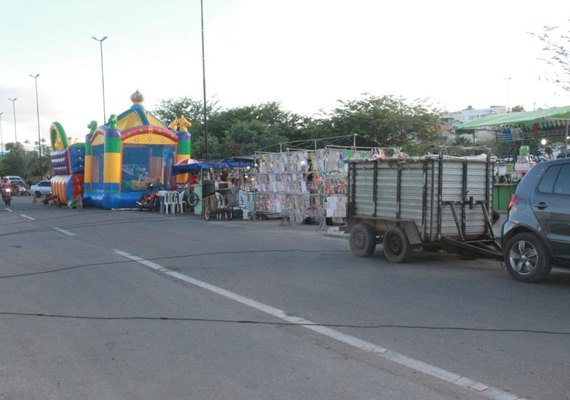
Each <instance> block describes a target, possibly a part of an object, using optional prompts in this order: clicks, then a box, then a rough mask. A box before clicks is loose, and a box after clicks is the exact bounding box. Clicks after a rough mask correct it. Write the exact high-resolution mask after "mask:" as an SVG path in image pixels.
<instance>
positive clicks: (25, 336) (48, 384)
mask: <svg viewBox="0 0 570 400" xmlns="http://www.w3.org/2000/svg"><path fill="white" fill-rule="evenodd" d="M0 238H1V239H0V249H1V250H2V258H1V260H0V278H1V279H0V300H1V305H0V335H1V336H2V340H3V345H2V346H1V347H0V399H2V400H4V399H51V398H53V399H149V400H150V399H157V398H160V399H190V398H192V399H232V400H233V399H307V398H311V399H323V400H324V399H479V398H493V399H499V398H504V399H509V398H510V399H516V398H527V399H570V394H569V393H570V390H569V389H570V385H569V384H568V380H567V376H566V375H567V371H568V370H570V361H569V359H570V340H569V339H570V318H568V312H567V308H568V304H570V290H569V289H570V272H568V271H563V270H555V271H554V272H553V273H552V274H551V277H550V278H549V280H548V281H547V282H546V283H545V284H540V285H525V284H521V283H518V282H515V281H513V280H512V279H511V278H509V276H508V274H507V273H506V272H505V271H504V270H503V269H502V267H501V265H500V264H499V263H498V262H494V261H488V260H469V261H465V260H458V259H457V258H455V257H453V256H450V255H445V254H422V255H421V256H418V257H416V258H415V259H414V261H413V262H411V263H409V264H405V265H401V264H399V265H397V264H390V263H388V262H386V261H385V259H384V257H383V255H382V252H381V251H377V252H376V253H375V254H374V256H373V257H370V258H357V257H354V256H353V255H352V254H351V253H350V251H349V249H348V243H347V241H346V240H345V239H342V238H338V237H331V236H327V235H325V232H324V231H320V230H317V226H310V225H291V226H280V225H279V221H261V222H252V221H242V220H234V221H210V222H206V221H203V220H202V219H200V218H198V217H195V216H191V215H161V214H157V213H149V212H138V211H106V210H99V209H84V210H68V209H65V208H57V207H55V206H44V205H42V204H33V203H32V201H31V199H30V198H29V197H22V198H20V197H17V198H15V199H14V202H13V204H12V206H11V207H9V208H5V207H1V208H0Z"/></svg>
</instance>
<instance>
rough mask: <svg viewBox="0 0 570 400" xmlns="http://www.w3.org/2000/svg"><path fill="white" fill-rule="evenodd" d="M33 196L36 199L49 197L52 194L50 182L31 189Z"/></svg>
mask: <svg viewBox="0 0 570 400" xmlns="http://www.w3.org/2000/svg"><path fill="white" fill-rule="evenodd" d="M30 191H31V192H32V194H34V195H35V196H36V197H42V196H47V195H50V194H51V182H50V181H40V182H38V183H36V184H35V185H32V187H31V188H30Z"/></svg>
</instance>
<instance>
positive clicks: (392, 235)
mask: <svg viewBox="0 0 570 400" xmlns="http://www.w3.org/2000/svg"><path fill="white" fill-rule="evenodd" d="M383 245H384V256H385V257H386V259H387V260H388V261H390V262H394V263H405V262H408V261H409V260H410V257H411V256H412V251H413V249H412V246H411V245H410V242H409V241H408V237H407V236H406V234H405V233H404V231H403V230H402V229H401V228H393V229H390V230H388V231H387V232H386V233H385V234H384V241H383Z"/></svg>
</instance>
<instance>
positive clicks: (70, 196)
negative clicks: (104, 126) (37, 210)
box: [50, 122, 85, 204]
mask: <svg viewBox="0 0 570 400" xmlns="http://www.w3.org/2000/svg"><path fill="white" fill-rule="evenodd" d="M50 137H51V147H52V149H53V150H52V152H51V153H50V158H51V165H52V178H51V191H52V194H53V195H55V196H57V198H58V200H59V202H60V203H61V204H67V203H68V202H70V201H72V200H75V199H77V198H78V197H80V196H82V195H83V174H84V170H85V145H84V144H83V143H77V144H73V145H71V146H69V145H68V143H67V136H66V135H65V131H64V130H63V127H62V126H61V124H59V123H58V122H54V123H53V124H52V125H51V127H50Z"/></svg>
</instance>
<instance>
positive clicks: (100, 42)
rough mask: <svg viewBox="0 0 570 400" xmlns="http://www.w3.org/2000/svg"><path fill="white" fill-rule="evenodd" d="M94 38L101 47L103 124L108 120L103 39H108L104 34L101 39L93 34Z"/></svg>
mask: <svg viewBox="0 0 570 400" xmlns="http://www.w3.org/2000/svg"><path fill="white" fill-rule="evenodd" d="M91 38H92V39H93V40H96V41H98V42H99V45H100V47H101V86H102V87H103V124H105V122H106V121H107V114H106V113H105V74H104V73H103V41H104V40H105V39H107V36H103V37H102V38H101V39H97V38H96V37H95V36H91Z"/></svg>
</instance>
